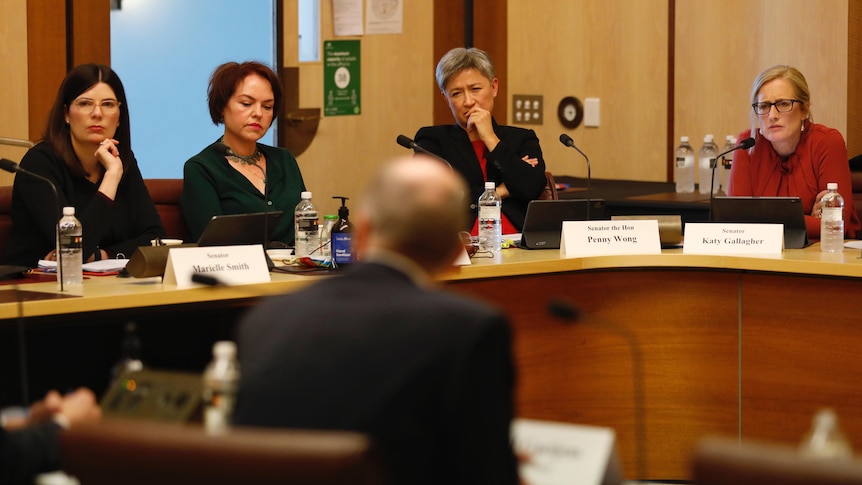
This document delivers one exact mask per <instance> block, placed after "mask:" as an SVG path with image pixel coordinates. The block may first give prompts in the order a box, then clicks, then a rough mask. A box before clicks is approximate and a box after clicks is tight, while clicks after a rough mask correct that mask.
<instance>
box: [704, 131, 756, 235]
mask: <svg viewBox="0 0 862 485" xmlns="http://www.w3.org/2000/svg"><path fill="white" fill-rule="evenodd" d="M753 146H754V138H746V139H745V140H742V141H741V142H739V144H738V145H736V146H735V147H733V148H731V149H730V150H725V151H723V152H721V153H719V154H718V155H716V156H715V158H712V159H710V160H709V168H710V169H711V170H712V175H711V177H710V180H709V222H712V205H713V204H712V201H713V200H715V192H714V191H715V167H717V166H718V159H719V158H721V157H723V156H725V155H727V154H728V153H730V152H735V151H736V150H748V149H749V148H751V147H753Z"/></svg>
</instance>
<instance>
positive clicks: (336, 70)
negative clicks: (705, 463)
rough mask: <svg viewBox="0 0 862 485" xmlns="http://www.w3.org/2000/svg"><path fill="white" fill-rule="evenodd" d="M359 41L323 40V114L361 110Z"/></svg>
mask: <svg viewBox="0 0 862 485" xmlns="http://www.w3.org/2000/svg"><path fill="white" fill-rule="evenodd" d="M359 71H360V62H359V41H358V40H328V41H326V42H324V43H323V115H324V116H340V115H358V114H360V113H361V112H362V103H361V99H362V97H361V94H362V89H361V86H362V85H361V84H360V82H359V81H360V79H359Z"/></svg>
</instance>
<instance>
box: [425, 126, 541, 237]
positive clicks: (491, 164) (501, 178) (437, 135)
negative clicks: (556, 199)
mask: <svg viewBox="0 0 862 485" xmlns="http://www.w3.org/2000/svg"><path fill="white" fill-rule="evenodd" d="M494 133H496V134H497V137H498V138H499V139H500V143H499V144H498V145H497V147H496V148H494V151H493V152H488V151H487V149H486V150H485V159H486V160H487V162H488V164H487V171H488V181H493V182H496V184H497V185H500V184H503V183H505V184H506V187H507V188H508V189H509V192H510V194H511V195H510V196H509V197H507V198H505V199H503V214H505V215H506V217H507V218H508V219H509V221H510V222H511V223H512V224H513V225H514V226H515V227H516V228H517V229H518V230H519V231H520V230H521V229H522V228H523V227H524V216H525V215H526V214H527V204H529V203H530V201H531V200H534V199H538V198H539V196H540V195H541V194H542V190H543V189H544V188H545V184H546V183H547V179H545V159H544V158H542V148H541V147H540V146H539V138H538V137H536V133H535V132H534V131H533V130H527V129H524V128H517V127H514V126H502V125H498V124H497V122H496V121H494ZM414 138H415V140H414V141H415V142H416V144H418V145H419V146H421V147H422V148H424V149H426V150H428V151H429V152H432V153H434V154H436V155H439V156H441V157H443V158H445V159H446V161H447V162H449V164H450V165H452V168H453V169H454V170H456V171H457V172H458V173H460V174H461V175H462V176H463V177H464V179H465V180H466V181H467V186H468V187H470V214H471V217H470V224H469V227H468V229H469V228H472V227H473V223H474V222H475V221H476V217H478V214H479V210H478V205H477V201H478V200H479V196H481V195H482V192H484V191H485V179H484V177H483V176H482V169H481V167H480V166H479V159H477V158H476V153H475V152H474V151H473V145H472V144H471V143H470V139H469V138H468V137H467V132H466V131H465V130H464V129H463V128H461V127H460V126H459V125H457V124H455V125H439V126H426V127H424V128H420V129H419V131H417V132H416V136H415V137H414ZM525 156H526V157H528V158H536V159H538V160H539V163H538V165H536V166H535V167H532V166H530V164H528V163H526V162H524V161H523V160H522V159H523V158H524V157H525Z"/></svg>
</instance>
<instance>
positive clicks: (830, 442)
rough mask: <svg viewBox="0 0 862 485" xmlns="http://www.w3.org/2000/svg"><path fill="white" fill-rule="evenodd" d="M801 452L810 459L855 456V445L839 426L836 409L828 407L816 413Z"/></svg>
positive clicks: (839, 458)
mask: <svg viewBox="0 0 862 485" xmlns="http://www.w3.org/2000/svg"><path fill="white" fill-rule="evenodd" d="M799 454H800V455H802V456H803V457H804V458H809V459H838V460H848V459H850V458H852V457H853V447H852V446H851V445H850V442H849V441H848V440H847V437H846V436H845V435H844V433H843V432H842V431H841V429H840V428H839V427H838V417H837V416H836V415H835V411H833V410H832V409H829V408H826V409H821V410H820V411H818V412H817V414H815V415H814V420H813V422H812V424H811V429H810V430H808V432H807V433H806V434H805V436H804V437H803V438H802V442H801V443H800V444H799Z"/></svg>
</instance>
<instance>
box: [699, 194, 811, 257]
mask: <svg viewBox="0 0 862 485" xmlns="http://www.w3.org/2000/svg"><path fill="white" fill-rule="evenodd" d="M711 220H712V221H713V222H730V223H760V224H784V247H786V248H790V249H799V248H804V247H805V246H808V244H810V243H809V241H808V231H807V230H806V228H805V210H804V209H803V208H802V200H801V199H800V198H799V197H715V198H714V199H713V201H712V214H711Z"/></svg>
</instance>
